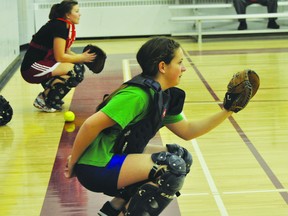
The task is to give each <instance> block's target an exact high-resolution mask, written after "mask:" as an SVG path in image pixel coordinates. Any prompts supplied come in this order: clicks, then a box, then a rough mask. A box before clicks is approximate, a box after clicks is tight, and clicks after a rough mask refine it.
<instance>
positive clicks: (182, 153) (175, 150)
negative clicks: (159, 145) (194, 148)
mask: <svg viewBox="0 0 288 216" xmlns="http://www.w3.org/2000/svg"><path fill="white" fill-rule="evenodd" d="M166 147H167V149H168V152H170V153H172V154H176V155H178V156H179V157H181V158H183V160H184V161H185V163H186V172H187V173H189V172H190V167H191V165H192V163H193V158H192V155H191V154H190V152H188V150H187V149H185V148H183V147H182V146H180V145H178V144H166Z"/></svg>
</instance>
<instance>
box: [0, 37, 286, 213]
mask: <svg viewBox="0 0 288 216" xmlns="http://www.w3.org/2000/svg"><path fill="white" fill-rule="evenodd" d="M148 39H149V38H148V37H147V38H146V37H142V38H120V39H119V38H117V39H116V38H115V39H113V38H112V39H95V40H78V41H76V43H75V45H74V48H75V50H76V51H80V50H81V49H82V47H84V46H85V45H86V44H88V43H92V44H94V45H97V46H99V47H101V48H103V49H104V50H105V51H106V52H107V55H108V58H107V62H106V65H105V68H104V70H103V72H102V73H101V74H98V75H94V74H92V73H91V72H90V71H87V72H86V73H85V79H84V81H83V82H82V83H81V84H80V85H79V86H78V87H77V88H75V89H73V90H72V91H70V93H69V94H68V95H67V96H66V97H65V104H64V110H63V111H62V112H56V113H43V112H40V111H39V110H37V109H36V108H34V107H33V105H32V104H33V101H34V99H35V98H36V96H37V95H38V93H39V92H40V91H42V89H41V86H40V85H31V84H28V83H26V82H25V81H24V80H23V79H22V77H21V74H20V71H19V68H17V69H16V71H15V73H14V75H13V76H12V78H11V79H10V80H9V81H8V83H7V84H6V85H5V86H4V88H3V89H2V90H1V91H0V94H1V95H3V96H4V97H5V98H6V99H7V100H8V101H9V102H10V104H11V106H12V107H13V110H14V115H13V118H12V120H11V121H10V122H9V123H8V124H7V125H6V126H2V127H0V148H1V152H0V155H1V161H0V173H1V175H0V178H1V184H0V191H1V195H0V210H1V215H5V216H15V215H24V216H38V215H41V216H51V215H57V216H58V215H61V216H65V215H67V216H68V215H75V216H76V215H79V216H80V215H81V216H92V215H97V211H98V210H99V208H100V207H101V206H102V205H103V204H104V202H106V200H109V199H111V198H110V197H107V196H104V195H102V194H96V193H92V192H90V191H87V190H86V189H85V188H83V187H82V186H81V185H80V184H79V183H78V181H77V180H76V179H75V178H74V179H71V180H67V179H66V178H65V177H64V176H63V171H64V166H65V162H66V158H67V156H68V155H69V153H70V151H71V147H72V144H73V140H74V137H75V135H76V133H77V130H78V129H79V127H80V126H81V124H82V123H83V121H84V120H85V119H86V118H87V117H88V116H89V115H91V114H92V113H93V112H94V111H95V108H96V106H97V104H98V103H99V102H100V101H101V100H102V97H103V95H104V94H106V93H111V92H112V91H113V90H114V89H115V88H117V87H118V86H119V85H120V84H121V83H122V82H123V81H125V80H127V79H129V78H130V77H132V76H134V75H136V74H138V73H139V72H141V71H140V67H139V66H138V64H137V61H136V59H135V55H136V52H137V51H138V49H139V48H140V46H141V45H142V44H143V43H144V42H145V41H146V40H148ZM175 39H176V40H177V41H178V42H180V44H181V45H182V48H183V50H184V53H185V60H184V64H185V66H186V68H187V71H186V72H185V73H184V75H183V76H182V80H181V84H180V85H179V86H178V87H180V88H182V89H183V90H185V92H186V101H185V105H184V113H185V115H186V117H187V118H189V119H191V120H197V119H201V118H204V117H205V116H209V115H211V114H213V113H215V112H217V111H219V109H220V106H219V105H220V104H221V102H222V99H223V97H224V94H225V92H226V86H227V84H228V82H229V80H230V79H231V77H232V75H233V74H234V73H235V72H237V71H239V70H243V69H247V68H250V69H253V70H255V71H256V72H257V73H258V74H259V76H260V81H261V84H260V89H259V91H258V93H257V94H256V95H255V97H254V98H253V99H252V100H251V102H250V103H249V104H248V106H247V107H246V108H245V109H244V110H243V111H241V112H239V113H237V114H233V116H232V117H230V118H229V119H227V120H226V121H225V122H224V123H223V124H221V125H220V126H219V127H218V128H216V129H214V130H213V131H211V132H210V133H208V134H205V135H203V136H201V137H199V138H197V139H195V140H191V141H184V140H181V139H180V138H178V137H176V136H175V135H173V134H171V133H170V132H169V131H168V130H167V129H165V128H162V129H161V130H160V131H159V133H158V134H157V136H156V137H155V138H154V139H153V140H151V142H152V143H155V145H165V144H166V143H178V144H180V145H183V146H184V147H185V148H187V149H189V150H190V151H191V153H192V154H193V157H194V163H193V165H192V170H191V172H190V173H189V175H188V176H187V178H186V181H185V184H184V187H183V189H182V190H181V196H180V197H177V198H175V200H174V201H173V203H172V204H171V205H170V206H169V207H168V208H167V209H166V210H165V211H164V212H163V213H162V214H161V215H163V216H177V215H181V216H192V215H197V216H220V215H221V216H226V215H230V216H243V215H245V216H265V215H267V216H268V215H269V216H271V215H273V216H274V215H275V216H286V215H288V170H287V164H288V157H287V155H288V145H287V140H288V135H287V130H288V115H287V108H288V96H287V95H288V74H287V68H288V61H287V59H288V43H287V37H286V38H284V39H283V37H281V38H277V37H257V38H256V37H252V38H239V39H237V38H226V39H223V38H222V39H207V40H204V42H203V44H202V45H199V44H198V43H196V42H195V41H194V40H192V39H191V38H185V37H183V38H180V37H179V38H175ZM67 110H71V111H73V112H74V113H75V114H76V119H75V121H74V122H72V123H65V122H64V118H63V113H64V112H65V111H67Z"/></svg>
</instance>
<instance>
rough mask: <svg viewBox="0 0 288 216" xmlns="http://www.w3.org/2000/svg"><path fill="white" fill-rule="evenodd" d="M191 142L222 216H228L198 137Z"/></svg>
mask: <svg viewBox="0 0 288 216" xmlns="http://www.w3.org/2000/svg"><path fill="white" fill-rule="evenodd" d="M191 143H192V146H193V148H194V150H195V153H196V155H197V158H198V160H199V163H200V165H201V167H202V170H203V172H204V175H205V177H206V179H207V182H208V185H209V187H210V190H211V192H212V194H213V197H214V200H215V202H216V204H217V207H218V209H219V211H220V213H221V215H222V216H228V212H227V210H226V208H225V205H224V203H223V200H222V198H221V196H220V194H219V191H218V189H217V186H216V184H215V182H214V180H213V177H212V175H211V173H210V171H209V168H208V166H207V164H206V161H205V159H204V157H203V154H202V152H201V150H200V148H199V145H198V143H197V141H196V139H193V140H191Z"/></svg>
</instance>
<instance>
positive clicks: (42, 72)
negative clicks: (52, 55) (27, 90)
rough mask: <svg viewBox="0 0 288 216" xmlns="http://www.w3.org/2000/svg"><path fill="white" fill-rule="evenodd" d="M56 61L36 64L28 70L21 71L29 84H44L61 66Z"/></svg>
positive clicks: (43, 61)
mask: <svg viewBox="0 0 288 216" xmlns="http://www.w3.org/2000/svg"><path fill="white" fill-rule="evenodd" d="M59 64H60V63H59V62H56V61H55V60H54V59H45V60H41V61H38V62H34V63H33V64H32V65H31V67H30V68H29V69H28V70H25V71H21V74H22V77H23V79H24V80H25V81H26V82H28V83H37V84H38V83H42V82H43V81H45V80H47V79H50V78H51V77H52V71H53V70H55V68H56V67H57V66H58V65H59Z"/></svg>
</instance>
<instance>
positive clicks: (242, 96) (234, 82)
mask: <svg viewBox="0 0 288 216" xmlns="http://www.w3.org/2000/svg"><path fill="white" fill-rule="evenodd" d="M259 85H260V79H259V76H258V75H257V73H256V72H255V71H252V70H250V69H248V70H244V71H241V72H238V73H236V74H234V75H233V77H232V79H231V80H230V82H229V83H228V86H227V92H226V94H225V98H224V102H223V106H224V108H225V109H226V110H229V111H233V112H235V113H237V112H239V111H240V110H242V109H243V108H244V107H245V106H246V105H247V104H248V102H249V101H250V99H251V98H252V97H253V96H254V95H255V94H256V92H257V90H258V88H259Z"/></svg>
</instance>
